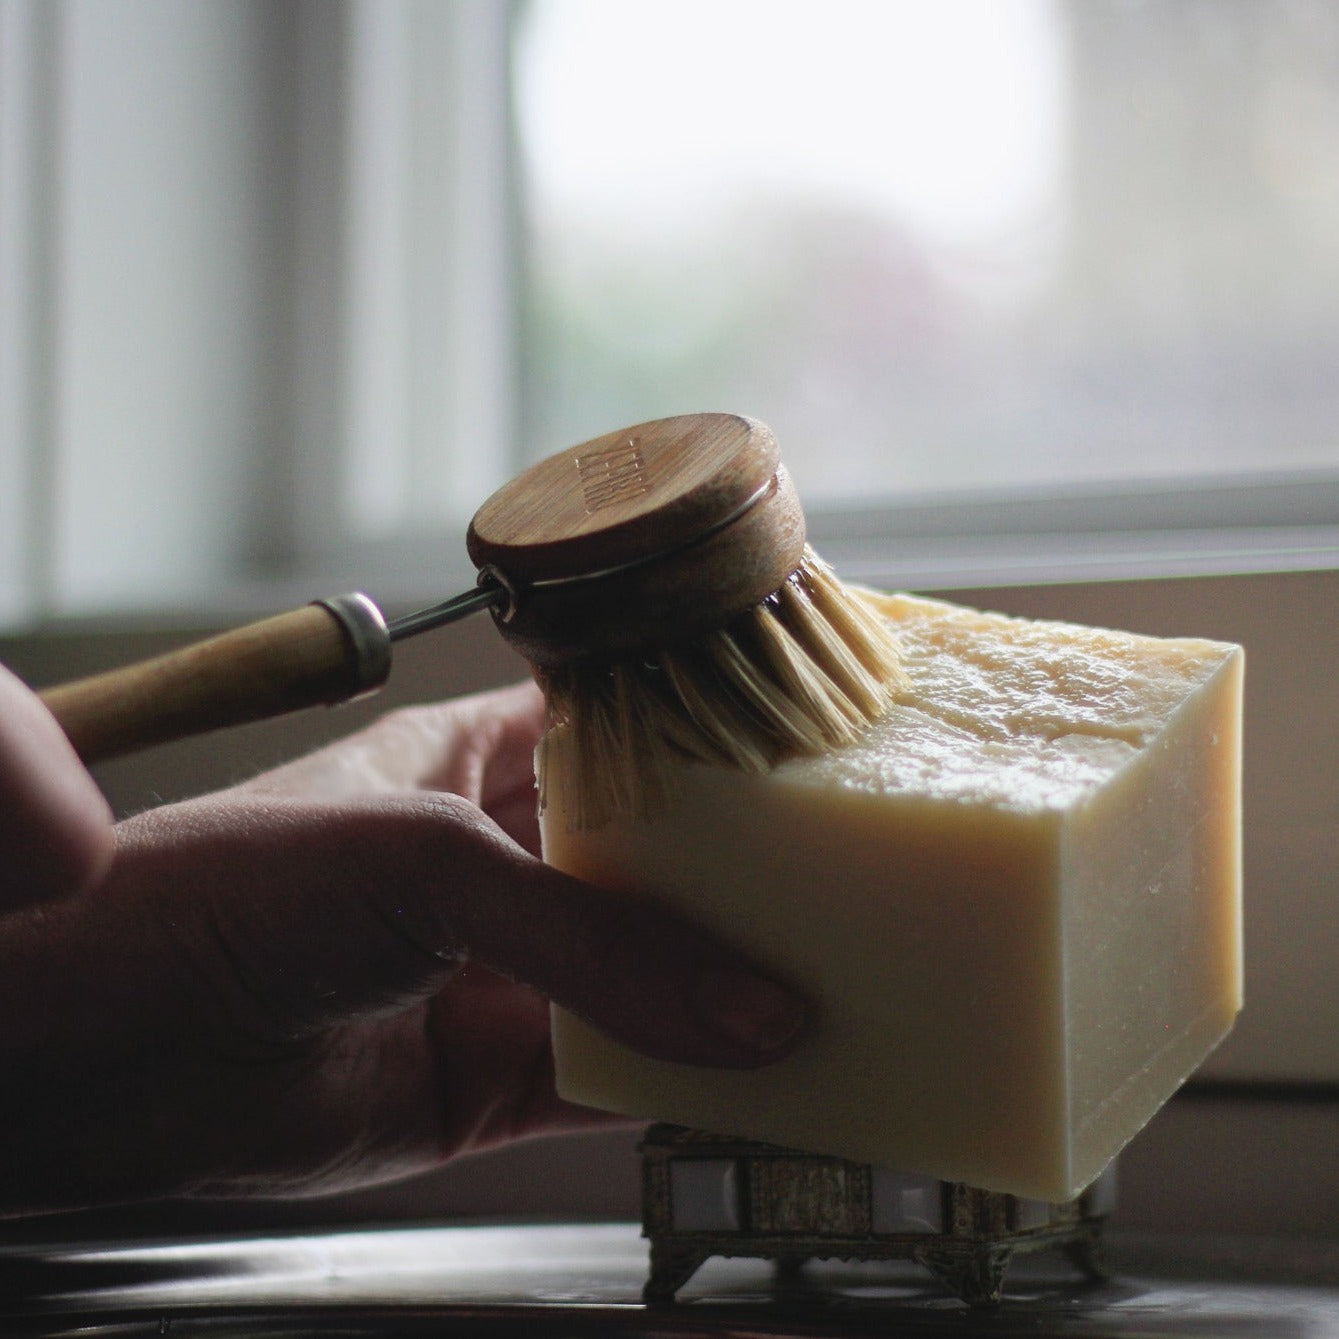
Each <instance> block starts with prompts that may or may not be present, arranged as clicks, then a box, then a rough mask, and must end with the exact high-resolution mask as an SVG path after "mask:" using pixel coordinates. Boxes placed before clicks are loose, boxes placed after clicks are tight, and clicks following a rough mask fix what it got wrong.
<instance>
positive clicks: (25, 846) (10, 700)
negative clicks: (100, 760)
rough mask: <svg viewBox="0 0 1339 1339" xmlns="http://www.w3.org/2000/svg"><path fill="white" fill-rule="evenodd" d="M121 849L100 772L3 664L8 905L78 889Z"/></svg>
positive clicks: (1, 786) (2, 795)
mask: <svg viewBox="0 0 1339 1339" xmlns="http://www.w3.org/2000/svg"><path fill="white" fill-rule="evenodd" d="M114 850H115V841H114V838H113V835H112V820H111V812H110V810H109V809H108V807H107V802H106V800H105V799H103V797H102V793H101V792H100V791H99V790H98V788H97V786H96V785H95V784H94V781H93V778H92V777H91V776H89V774H88V772H87V771H85V769H84V766H83V764H82V763H81V762H80V761H79V758H78V756H77V755H76V754H75V751H74V749H73V747H72V746H71V744H70V742H69V740H68V739H66V737H65V734H64V732H63V731H62V730H61V728H60V726H59V725H57V724H56V721H55V719H54V718H53V717H52V715H51V713H50V712H48V711H47V709H46V708H45V707H44V706H43V705H42V702H41V700H40V699H39V698H38V697H37V696H36V694H34V693H32V692H30V691H29V690H28V689H27V688H26V687H24V685H23V684H22V683H21V682H20V681H19V680H18V679H17V678H16V677H15V676H14V675H13V674H11V673H10V672H9V671H8V670H7V669H5V668H4V667H3V666H0V851H3V852H4V859H3V860H0V911H5V910H9V909H11V908H15V907H20V906H28V905H31V904H34V903H38V902H45V901H49V900H51V899H52V898H58V897H66V896H71V895H73V894H75V893H78V892H79V891H81V890H82V889H84V888H86V887H88V886H90V885H91V884H93V883H95V882H96V881H97V880H98V879H99V878H101V877H102V874H103V873H104V871H105V870H106V868H107V866H108V865H109V864H110V863H111V859H112V854H113V851H114Z"/></svg>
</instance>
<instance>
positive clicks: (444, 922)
mask: <svg viewBox="0 0 1339 1339" xmlns="http://www.w3.org/2000/svg"><path fill="white" fill-rule="evenodd" d="M3 705H4V704H3V702H0V707H3ZM3 714H4V713H3V712H2V711H0V716H2V715H3ZM540 726H541V706H540V701H539V696H538V693H537V692H536V691H535V690H534V689H533V687H531V686H526V687H523V688H516V689H511V690H505V691H503V692H499V693H492V694H484V695H480V696H478V697H474V698H468V699H463V700H461V701H459V702H456V703H453V704H449V705H447V706H444V707H432V708H415V709H412V710H409V711H405V712H400V713H395V714H393V715H390V716H388V717H386V718H385V719H384V720H383V721H382V722H380V723H379V724H377V725H376V726H373V727H372V728H371V729H370V730H367V731H364V732H363V733H361V734H359V735H355V736H353V737H352V738H350V739H349V740H346V741H344V742H343V743H341V744H338V745H335V746H333V747H331V748H329V749H327V750H324V751H322V752H321V753H318V754H314V755H312V756H311V757H309V758H306V759H303V760H301V761H299V762H297V763H293V764H290V765H289V766H287V767H285V768H281V769H279V770H278V771H276V772H273V773H270V774H268V775H266V776H263V777H260V778H257V779H256V780H255V781H253V782H251V783H249V784H247V785H244V786H239V787H237V788H235V789H233V790H230V791H226V792H222V793H220V794H217V795H213V796H209V797H206V798H204V799H201V800H196V801H191V802H189V803H185V804H179V805H172V806H167V807H164V808H161V809H158V810H154V811H151V812H149V813H146V814H142V815H140V816H139V817H137V818H134V819H131V820H128V821H127V822H124V823H122V824H120V825H119V827H118V828H117V830H116V854H115V859H114V861H113V863H112V864H111V867H110V869H109V870H107V871H106V872H105V874H103V875H102V877H101V879H100V881H97V882H93V880H95V879H96V874H97V864H98V858H99V857H98V856H97V852H96V849H95V850H94V855H93V856H92V857H88V858H87V859H86V860H85V863H84V864H83V865H80V864H79V862H78V861H74V860H70V861H69V862H68V870H67V888H66V890H65V891H66V893H67V895H66V896H64V897H62V898H60V899H59V900H49V899H50V897H51V895H52V881H51V880H48V882H47V883H44V884H42V886H41V891H40V896H42V897H45V898H47V899H48V900H45V901H43V902H42V903H41V904H40V905H37V906H33V907H31V908H29V909H27V910H18V911H13V912H11V913H10V914H9V915H7V916H5V917H4V918H3V919H2V920H0V1075H3V1082H2V1083H0V1134H3V1139H0V1197H3V1198H0V1208H3V1209H5V1210H7V1211H10V1212H14V1211H25V1210H34V1209H46V1208H57V1207H72V1206H75V1205H80V1204H89V1203H98V1202H107V1201H110V1200H115V1199H132V1198H142V1197H146V1196H151V1195H161V1194H173V1193H177V1194H179V1193H191V1192H197V1193H198V1192H206V1193H215V1192H218V1193H223V1192H227V1193H234V1192H240V1191H252V1192H261V1193H267V1194H278V1193H288V1194H292V1193H307V1192H320V1191H326V1190H333V1189H339V1188H349V1187H352V1186H356V1185H362V1184H368V1183H370V1182H373V1181H376V1180H381V1179H388V1178H391V1177H396V1176H401V1175H406V1174H409V1173H412V1172H416V1171H420V1170H425V1169H427V1168H428V1167H431V1166H433V1165H435V1164H437V1163H440V1162H441V1161H442V1160H444V1159H445V1158H447V1157H449V1156H451V1155H452V1154H453V1153H456V1152H458V1151H461V1150H464V1149H470V1148H480V1147H484V1146H487V1145H488V1144H491V1143H496V1142H499V1141H501V1140H505V1139H511V1138H516V1137H520V1136H524V1135H528V1134H535V1133H540V1132H543V1131H548V1130H556V1129H562V1128H567V1127H571V1126H575V1125H580V1124H584V1123H588V1122H590V1121H592V1120H599V1119H602V1118H601V1117H598V1116H596V1115H595V1113H590V1112H584V1111H581V1110H579V1109H577V1108H574V1107H570V1106H567V1105H566V1104H564V1103H562V1102H561V1101H560V1100H559V1099H558V1098H557V1097H556V1095H555V1093H554V1090H553V1074H552V1064H551V1059H550V1052H549V1039H548V1008H547V1004H546V1003H545V1001H544V999H543V998H542V997H541V995H540V994H536V993H534V990H531V989H529V988H528V987H534V988H535V989H537V990H538V991H540V992H542V995H543V996H547V997H549V998H552V999H555V1000H557V1001H559V1002H560V1003H562V1004H564V1005H566V1006H567V1007H569V1008H571V1009H573V1010H574V1011H576V1012H577V1013H579V1014H581V1015H582V1016H584V1017H586V1018H587V1019H589V1020H590V1021H592V1022H593V1023H595V1024H596V1025H597V1026H600V1027H602V1028H604V1029H605V1030H606V1031H608V1032H610V1033H612V1034H613V1035H615V1036H618V1037H619V1038H620V1039H621V1040H623V1041H625V1042H627V1043H628V1044H629V1045H632V1046H634V1047H636V1048H638V1049H640V1050H642V1051H645V1052H647V1053H649V1054H652V1055H657V1056H660V1057H663V1058H669V1059H674V1060H680V1061H684V1062H689V1063H699V1064H715V1065H728V1066H751V1065H756V1064H760V1063H764V1062H766V1061H767V1060H770V1059H772V1058H775V1057H777V1056H779V1055H780V1054H782V1053H783V1052H784V1051H785V1050H786V1049H788V1047H789V1044H790V1043H791V1041H792V1040H793V1038H794V1036H795V1034H796V1032H797V1031H798V1028H799V1025H800V1022H801V1017H802V1009H801V1006H800V1005H799V1003H798V1002H797V1001H796V1000H795V999H794V998H793V997H792V996H791V995H790V994H789V993H788V992H784V991H783V990H782V989H781V988H780V987H779V986H777V985H776V984H774V983H773V982H771V981H769V980H767V979H766V978H761V977H758V976H757V975H756V974H754V972H753V971H752V969H751V968H749V966H748V964H746V963H742V962H740V961H739V960H738V959H737V958H736V956H735V955H734V954H732V953H731V952H730V951H728V950H727V949H726V948H724V947H723V946H721V945H719V944H717V943H716V942H714V941H712V940H709V939H707V938H706V937H705V936H704V935H703V934H701V933H700V932H698V931H696V930H694V929H692V928H691V927H689V926H687V925H685V924H683V923H681V922H679V921H677V920H675V919H673V918H671V917H669V916H667V915H665V914H663V913H659V912H656V911H653V910H651V909H650V908H647V907H641V906H638V905H635V904H632V903H629V902H628V901H627V900H626V899H621V898H615V897H612V896H609V895H607V894H605V893H602V892H600V891H598V890H596V889H593V888H591V887H589V886H587V885H585V884H582V883H580V882H578V881H577V880H574V879H571V878H568V877H567V876H566V875H563V874H561V873H559V872H558V871H556V870H552V869H550V868H548V867H547V866H545V865H543V864H542V863H541V862H540V861H539V860H537V859H536V856H535V852H536V843H537V830H536V821H535V815H534V792H533V777H532V774H531V756H532V751H533V748H534V744H535V742H536V739H537V737H538V733H539V730H540ZM20 752H21V751H20ZM64 761H66V762H68V758H66V759H65V760H64ZM11 771H12V773H13V774H14V775H15V776H20V775H21V774H22V771H23V768H22V767H21V766H15V767H13V768H11ZM80 774H81V775H82V770H81V769H80ZM85 780H86V778H85ZM64 784H65V785H67V786H69V787H70V788H71V790H70V792H69V793H75V792H76V791H78V789H79V788H78V785H76V783H75V782H74V781H73V780H72V779H70V778H66V781H65V783H64ZM440 788H446V789H440ZM58 790H59V788H58ZM60 793H62V794H63V793H66V792H64V791H60ZM85 798H86V797H85ZM80 803H83V801H82V800H81V801H80ZM75 807H76V808H78V806H77V805H76V806H75ZM81 812H82V811H81ZM103 826H104V827H105V820H103ZM98 830H99V831H101V830H102V829H101V828H99V829H98ZM93 847H96V843H93ZM91 849H92V848H91ZM57 866H58V867H60V868H66V867H65V866H61V865H60V862H57ZM71 870H72V871H74V872H73V874H69V873H68V871H71ZM80 871H83V872H82V873H81V872H80ZM89 871H93V873H89ZM81 883H82V885H83V886H82V887H81ZM90 884H91V886H89V885H90ZM16 900H21V899H15V898H13V897H11V905H12V904H13V903H14V901H16ZM28 900H30V901H34V902H36V901H37V900H38V895H34V896H31V897H30V898H29V899H28ZM518 983H525V984H524V985H522V984H518Z"/></svg>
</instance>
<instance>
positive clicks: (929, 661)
mask: <svg viewBox="0 0 1339 1339" xmlns="http://www.w3.org/2000/svg"><path fill="white" fill-rule="evenodd" d="M871 598H872V599H873V600H874V602H875V604H876V605H877V607H878V608H879V610H880V611H881V612H882V613H883V614H884V616H885V617H887V618H889V619H890V620H892V621H893V623H894V624H895V625H896V627H897V635H898V640H899V643H900V646H901V652H902V661H903V665H904V667H905V669H906V671H907V678H908V681H909V687H908V689H907V690H906V691H905V692H903V693H901V694H900V695H899V698H898V701H897V703H896V705H895V706H894V707H893V709H892V710H891V711H890V712H889V714H888V715H887V716H886V717H885V718H884V719H883V720H882V721H880V722H879V723H878V724H877V725H875V726H874V727H872V729H871V730H870V731H869V733H868V734H867V735H866V737H865V738H864V739H863V740H862V741H861V742H860V743H859V744H856V745H854V746H852V747H849V748H846V749H842V750H840V751H837V752H833V753H829V754H825V755H823V756H821V757H818V758H804V759H797V760H795V761H793V762H788V763H784V764H783V765H782V766H781V767H779V768H778V769H777V770H776V772H775V773H774V779H775V780H776V781H783V782H785V783H786V784H795V785H804V786H811V785H812V786H818V787H822V788H825V789H829V790H833V789H835V790H836V791H838V792H841V793H848V794H849V793H851V792H856V793H861V792H863V793H868V794H872V795H880V796H886V795H896V794H899V793H905V794H908V795H915V796H917V797H918V798H920V799H922V800H924V799H932V800H952V801H956V802H961V803H969V804H988V805H992V806H995V807H997V808H1005V809H1008V810H1011V811H1014V812H1020V813H1038V812H1042V811H1045V810H1048V809H1053V810H1063V809H1067V808H1069V807H1070V806H1072V805H1074V804H1075V803H1078V802H1080V801H1081V800H1082V799H1083V798H1084V796H1085V795H1086V794H1088V793H1090V792H1091V791H1093V790H1094V789H1095V788H1096V787H1098V786H1100V785H1102V784H1103V783H1104V782H1105V781H1107V780H1108V779H1109V778H1110V777H1111V776H1113V775H1114V774H1115V773H1116V772H1117V771H1118V770H1119V769H1120V768H1122V767H1123V766H1125V765H1126V764H1127V763H1128V762H1130V761H1131V760H1132V759H1133V758H1134V757H1135V756H1136V755H1137V754H1138V753H1139V752H1140V750H1142V749H1143V748H1145V747H1146V746H1147V745H1148V743H1149V742H1150V741H1151V740H1152V739H1153V738H1154V737H1155V736H1156V735H1157V733H1158V732H1159V731H1160V730H1161V729H1162V728H1163V727H1164V726H1165V725H1166V723H1167V722H1168V720H1170V719H1171V717H1172V715H1173V714H1174V713H1175V711H1176V710H1177V708H1178V706H1179V705H1180V704H1182V703H1183V702H1184V701H1185V699H1186V696H1187V694H1188V693H1189V692H1191V691H1192V690H1193V689H1194V688H1195V687H1197V686H1198V685H1200V684H1202V683H1204V682H1206V681H1207V680H1208V679H1209V678H1211V677H1212V676H1213V674H1214V673H1215V672H1217V671H1218V670H1219V669H1220V668H1221V667H1222V666H1223V664H1224V663H1225V662H1226V661H1227V660H1228V659H1229V658H1230V657H1231V656H1232V655H1233V654H1234V652H1236V650H1237V648H1236V647H1233V646H1231V645H1228V644H1226V643H1222V642H1212V641H1203V640H1198V639H1190V638H1179V639H1165V638H1154V637H1141V636H1138V635H1135V634H1132V633H1126V632H1111V631H1107V630H1105V629H1101V628H1088V627H1081V626H1078V625H1075V624H1068V623H1055V622H1036V621H1031V620H1026V619H1017V618H1010V617H1007V616H1005V615H1002V614H990V613H982V612H979V611H977V610H974V609H966V608H963V607H962V606H959V605H952V604H946V603H943V602H941V601H937V600H925V599H920V598H917V597H915V596H905V595H890V596H871Z"/></svg>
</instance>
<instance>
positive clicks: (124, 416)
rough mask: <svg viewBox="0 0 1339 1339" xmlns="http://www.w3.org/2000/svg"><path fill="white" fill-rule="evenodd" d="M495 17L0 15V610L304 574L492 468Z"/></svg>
mask: <svg viewBox="0 0 1339 1339" xmlns="http://www.w3.org/2000/svg"><path fill="white" fill-rule="evenodd" d="M508 21H509V8H508V6H506V5H504V4H495V3H492V0H441V2H437V0H295V2H294V3H286V4H282V5H276V4H272V3H267V2H266V0H115V3H112V2H111V0H6V4H5V5H4V6H3V8H0V60H3V75H4V79H3V84H2V85H0V201H2V202H3V203H0V211H3V212H2V213H0V229H2V237H0V267H2V268H0V283H3V289H4V294H5V299H4V302H3V304H0V305H2V306H3V313H4V314H3V318H2V319H3V321H4V326H3V336H4V338H3V344H2V345H0V384H2V385H3V390H4V396H3V401H4V410H3V418H2V419H0V431H2V432H3V436H0V495H2V496H3V501H0V527H2V537H0V617H3V618H5V619H8V620H10V621H15V620H21V619H25V618H27V619H32V618H38V617H42V616H47V615H50V614H54V613H69V612H88V611H97V610H118V609H121V610H124V609H143V608H146V607H149V608H152V607H159V606H164V605H173V606H178V607H181V606H188V607H189V606H198V605H199V604H200V603H202V602H205V603H208V602H219V601H227V600H228V598H229V592H236V591H238V590H239V589H241V588H245V587H246V586H247V585H248V583H254V582H256V581H258V580H266V579H272V578H276V577H284V576H291V575H293V574H295V573H311V574H314V575H313V579H316V580H319V579H320V573H321V571H322V569H323V568H324V567H326V566H328V565H329V564H330V563H332V562H336V563H338V562H344V563H346V564H347V565H351V566H356V562H355V561H354V560H353V559H352V558H351V557H350V555H351V554H352V553H353V551H354V550H356V548H357V546H358V545H359V544H360V543H366V542H370V541H374V540H380V539H383V538H385V537H387V536H396V537H403V536H406V535H410V534H414V533H417V532H421V531H425V530H436V531H439V532H440V531H442V530H444V529H447V528H449V527H455V528H456V529H457V531H458V530H459V528H460V527H461V525H462V524H463V520H462V518H466V517H468V515H469V514H470V512H471V511H472V509H473V506H474V505H476V504H477V502H478V500H479V499H480V498H481V497H482V496H483V495H484V494H486V493H487V492H488V491H489V490H490V489H491V488H492V487H493V486H495V484H496V483H497V482H500V481H501V480H502V479H503V478H504V477H506V474H507V473H508V468H509V463H510V453H511V450H512V435H513V433H512V422H511V420H512V406H513V403H514V398H513V395H512V383H513V381H514V369H513V361H514V352H513V350H514V347H515V338H514V319H513V312H512V305H513V304H512V277H511V271H512V261H513V241H514V237H513V231H512V227H511V217H512V209H511V200H510V187H509V177H508V174H507V171H506V162H507V158H508V147H507V134H508V129H507V128H508V118H509V112H508V103H507V97H508V81H507V62H508V45H507V43H508Z"/></svg>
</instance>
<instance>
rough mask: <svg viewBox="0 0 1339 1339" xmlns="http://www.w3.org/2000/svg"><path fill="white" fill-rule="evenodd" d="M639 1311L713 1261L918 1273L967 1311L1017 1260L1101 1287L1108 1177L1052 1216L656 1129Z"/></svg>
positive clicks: (646, 1151)
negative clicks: (905, 1268) (848, 1263)
mask: <svg viewBox="0 0 1339 1339" xmlns="http://www.w3.org/2000/svg"><path fill="white" fill-rule="evenodd" d="M641 1153H642V1227H643V1234H644V1235H645V1236H646V1237H647V1238H649V1240H650V1243H651V1273H650V1277H649V1278H648V1279H647V1281H646V1285H645V1287H644V1289H643V1297H644V1299H645V1301H646V1302H647V1304H648V1305H652V1306H667V1305H672V1304H673V1303H674V1301H675V1298H676V1295H677V1294H678V1291H679V1289H680V1288H682V1287H683V1286H684V1284H686V1283H687V1282H688V1280H689V1279H690V1278H691V1277H692V1276H693V1274H694V1273H695V1272H696V1271H697V1269H698V1268H699V1266H701V1265H702V1264H704V1263H705V1262H706V1261H707V1260H709V1259H710V1258H711V1257H712V1256H717V1255H719V1256H754V1257H759V1258H762V1259H769V1260H774V1261H775V1262H776V1266H777V1271H778V1278H779V1279H782V1280H784V1279H786V1278H793V1277H795V1276H796V1275H798V1273H799V1271H800V1269H801V1267H802V1266H803V1265H804V1262H805V1261H806V1260H823V1259H839V1260H859V1261H872V1260H914V1261H916V1262H918V1263H919V1264H921V1265H923V1266H924V1267H925V1268H926V1269H928V1270H929V1271H930V1272H931V1273H932V1274H934V1275H935V1276H936V1277H937V1278H938V1279H940V1280H941V1281H942V1282H943V1283H944V1284H946V1285H947V1286H948V1287H949V1288H951V1289H952V1290H953V1292H955V1293H956V1294H957V1295H958V1296H959V1297H960V1298H961V1299H962V1300H963V1301H965V1302H968V1303H970V1304H972V1305H976V1306H980V1305H990V1304H993V1303H995V1302H998V1301H999V1300H1000V1298H1001V1296H1002V1293H1003V1288H1004V1277H1005V1273H1006V1271H1007V1270H1008V1268H1009V1264H1010V1262H1011V1261H1012V1260H1013V1258H1014V1257H1015V1256H1017V1255H1020V1254H1024V1253H1031V1252H1034V1251H1045V1250H1062V1251H1063V1252H1064V1253H1065V1255H1066V1256H1067V1257H1068V1258H1069V1260H1070V1261H1071V1262H1072V1263H1073V1264H1074V1265H1076V1266H1077V1267H1078V1268H1079V1269H1080V1270H1082V1271H1083V1273H1084V1274H1086V1275H1087V1276H1089V1277H1090V1278H1093V1279H1101V1278H1104V1277H1106V1273H1105V1270H1104V1268H1103V1264H1102V1253H1101V1231H1102V1225H1103V1223H1104V1222H1105V1220H1106V1217H1107V1215H1108V1214H1109V1213H1110V1212H1111V1210H1112V1209H1113V1208H1114V1207H1115V1174H1114V1168H1109V1169H1108V1170H1107V1171H1106V1172H1105V1173H1104V1174H1103V1175H1102V1176H1101V1177H1100V1178H1099V1179H1098V1180H1097V1181H1095V1182H1094V1183H1093V1184H1092V1185H1091V1186H1090V1187H1089V1188H1088V1189H1087V1190H1085V1191H1084V1193H1083V1194H1082V1195H1080V1196H1079V1197H1078V1199H1076V1200H1071V1201H1069V1202H1068V1203H1065V1204H1050V1203H1046V1202H1044V1201H1040V1200H1028V1199H1020V1198H1018V1197H1017V1196H1015V1195H1007V1194H1002V1193H998V1192H995V1191H989V1190H979V1189H976V1188H975V1187H972V1186H968V1185H964V1184H962V1183H960V1182H953V1181H939V1180H936V1179H934V1178H933V1177H928V1176H907V1175H903V1174H901V1173H897V1172H890V1171H885V1170H883V1169H882V1168H877V1167H871V1166H869V1165H867V1164H864V1163H857V1162H847V1161H845V1160H844V1159H842V1158H833V1157H824V1156H821V1155H818V1154H811V1153H800V1152H795V1151H793V1150H791V1149H785V1148H777V1147H775V1146H773V1145H771V1144H758V1143H750V1142H748V1141H745V1140H742V1139H729V1138H723V1137H721V1136H719V1135H707V1134H698V1133H696V1132H694V1131H691V1130H685V1129H681V1128H680V1127H678V1126H674V1125H655V1126H652V1127H651V1128H650V1129H649V1130H648V1131H647V1133H646V1135H645V1137H644V1138H643V1140H642V1143H641Z"/></svg>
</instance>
